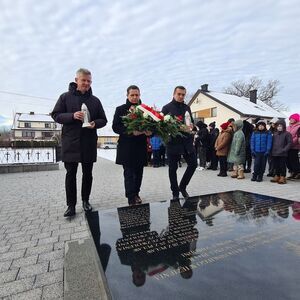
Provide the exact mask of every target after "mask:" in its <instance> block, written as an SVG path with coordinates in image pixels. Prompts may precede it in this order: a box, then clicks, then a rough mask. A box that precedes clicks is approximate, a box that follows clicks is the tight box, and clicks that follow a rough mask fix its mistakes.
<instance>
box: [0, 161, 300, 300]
mask: <svg viewBox="0 0 300 300" xmlns="http://www.w3.org/2000/svg"><path fill="white" fill-rule="evenodd" d="M184 171H185V165H184V164H183V167H182V168H179V169H178V178H179V179H180V178H181V176H182V175H183V172H184ZM93 175H94V182H93V187H92V194H91V199H90V200H91V203H92V205H93V206H94V208H95V209H107V208H113V207H119V206H123V205H127V200H126V198H125V195H124V187H123V169H122V167H121V166H118V165H116V164H114V163H113V162H111V161H109V160H105V159H100V158H99V159H98V162H97V163H96V164H95V165H94V173H93ZM64 176H65V171H64V169H63V166H62V164H60V169H59V170H55V171H51V172H48V171H41V172H29V173H8V174H0V190H1V198H0V274H1V273H5V272H10V271H11V273H7V274H15V272H18V275H17V280H14V281H10V282H5V283H0V297H10V298H11V299H12V295H14V296H13V297H14V298H13V299H15V298H16V297H17V295H18V296H19V297H20V299H23V298H24V297H25V298H26V295H29V296H28V297H27V299H31V298H32V299H39V297H40V298H41V297H43V298H45V299H51V297H52V298H55V297H56V298H55V299H59V298H62V297H63V290H64V288H63V285H64V282H63V279H62V278H61V277H60V276H54V275H53V272H54V271H58V272H60V271H61V270H62V269H63V267H64V263H65V259H64V257H62V254H61V253H62V250H63V246H64V245H65V244H66V243H68V242H72V241H75V240H77V241H82V240H84V239H85V238H88V237H89V231H88V229H87V223H86V220H85V217H84V214H83V212H82V207H81V203H80V202H81V201H80V199H78V205H77V207H76V211H77V215H76V217H75V218H72V219H66V218H64V217H63V212H64V210H65V208H66V207H65V190H64ZM250 176H251V174H246V179H244V180H237V179H232V178H230V177H226V178H222V177H218V176H217V172H216V171H209V170H206V171H196V172H195V175H194V177H193V178H192V180H191V182H190V185H189V186H188V189H187V190H188V192H189V194H190V195H191V196H192V195H200V194H209V193H217V192H223V191H230V190H236V189H240V190H245V191H248V192H256V193H261V194H266V195H271V196H275V197H282V198H286V199H289V200H296V201H297V200H298V201H299V200H300V196H299V190H300V181H289V182H288V184H286V185H279V184H272V183H270V182H269V179H270V178H268V177H265V178H264V181H263V182H261V183H257V182H251V181H250ZM35 182H38V183H39V184H38V185H37V184H33V183H35ZM80 185H81V168H79V170H78V187H80ZM169 186H170V184H169V179H168V168H167V167H162V168H155V169H154V168H151V167H146V168H145V170H144V178H143V184H142V187H141V194H140V195H141V198H142V199H143V200H144V202H156V201H161V200H168V199H170V198H171V192H170V187H169ZM78 195H80V192H78ZM7 202H9V206H8V205H5V204H6V203H7ZM35 243H37V244H35ZM59 251H60V252H59ZM37 265H38V266H37ZM41 265H42V266H41ZM46 265H47V267H45V266H46ZM0 276H1V275H0ZM2 276H4V275H2ZM10 276H12V275H10ZM20 276H21V277H23V276H30V277H26V278H24V279H19V278H20ZM4 277H5V276H4ZM54 277H55V278H57V279H55V280H58V282H55V283H51V284H50V282H51V280H54V279H53V278H54ZM38 278H48V279H49V281H48V285H47V284H46V283H47V282H46V281H47V280H46V279H45V285H43V284H44V283H43V282H44V281H43V280H42V279H38ZM36 280H39V282H40V286H39V287H38V288H35V287H34V282H36ZM30 295H31V296H32V297H31V298H30Z"/></svg>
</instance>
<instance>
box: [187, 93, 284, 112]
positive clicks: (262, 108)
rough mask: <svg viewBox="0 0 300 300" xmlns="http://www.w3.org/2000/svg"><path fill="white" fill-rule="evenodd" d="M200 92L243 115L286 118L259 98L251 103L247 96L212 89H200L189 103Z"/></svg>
mask: <svg viewBox="0 0 300 300" xmlns="http://www.w3.org/2000/svg"><path fill="white" fill-rule="evenodd" d="M200 93H202V94H204V95H207V96H208V97H210V98H212V99H214V100H216V101H218V102H219V103H221V104H224V105H225V106H227V107H229V108H231V109H232V110H235V111H237V112H239V113H240V114H241V115H244V116H258V117H266V118H274V117H276V118H286V116H285V115H284V114H283V113H280V112H278V111H277V110H275V109H274V108H272V107H271V106H269V105H267V104H266V103H264V102H262V101H260V100H257V101H256V103H253V102H251V101H250V100H249V98H246V97H239V96H235V95H230V94H225V93H219V92H213V91H202V90H200V89H199V90H198V91H197V93H196V94H195V95H194V97H193V98H192V100H191V101H190V105H191V104H192V102H193V101H194V100H195V99H196V98H197V96H198V95H199V94H200Z"/></svg>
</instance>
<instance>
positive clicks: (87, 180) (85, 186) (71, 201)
mask: <svg viewBox="0 0 300 300" xmlns="http://www.w3.org/2000/svg"><path fill="white" fill-rule="evenodd" d="M64 165H65V169H66V170H67V173H66V180H65V188H66V197H67V205H68V206H75V205H76V203H77V185H76V174H77V169H78V163H77V162H65V163H64ZM81 167H82V185H81V199H82V200H83V201H88V200H89V197H90V194H91V189H92V182H93V175H92V171H93V163H92V162H91V163H81Z"/></svg>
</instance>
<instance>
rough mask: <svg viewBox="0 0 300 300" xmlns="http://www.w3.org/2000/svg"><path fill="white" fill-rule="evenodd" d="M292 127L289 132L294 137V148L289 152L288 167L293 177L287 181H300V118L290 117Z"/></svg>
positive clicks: (294, 115)
mask: <svg viewBox="0 0 300 300" xmlns="http://www.w3.org/2000/svg"><path fill="white" fill-rule="evenodd" d="M289 120H290V125H289V126H288V128H287V131H288V132H289V133H290V134H291V135H292V146H291V148H290V150H289V152H288V159H287V166H288V169H289V171H290V173H291V175H290V176H289V177H288V178H287V179H300V163H299V156H298V152H299V150H300V143H299V137H298V136H299V131H300V116H299V114H293V115H291V116H290V117H289Z"/></svg>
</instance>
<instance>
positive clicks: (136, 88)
mask: <svg viewBox="0 0 300 300" xmlns="http://www.w3.org/2000/svg"><path fill="white" fill-rule="evenodd" d="M130 90H139V91H140V89H139V87H138V86H137V85H130V86H129V87H128V88H127V95H128V94H129V92H130Z"/></svg>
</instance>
